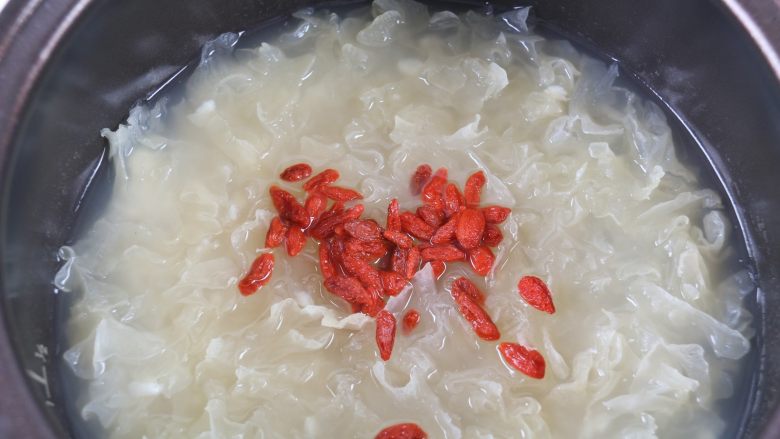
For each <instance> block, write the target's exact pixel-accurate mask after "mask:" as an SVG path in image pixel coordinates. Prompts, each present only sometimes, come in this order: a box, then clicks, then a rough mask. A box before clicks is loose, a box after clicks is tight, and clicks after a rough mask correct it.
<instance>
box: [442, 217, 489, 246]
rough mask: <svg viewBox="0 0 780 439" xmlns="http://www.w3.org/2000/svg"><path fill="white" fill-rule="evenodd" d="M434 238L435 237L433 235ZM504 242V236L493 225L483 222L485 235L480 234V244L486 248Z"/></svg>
mask: <svg viewBox="0 0 780 439" xmlns="http://www.w3.org/2000/svg"><path fill="white" fill-rule="evenodd" d="M434 236H436V235H435V234H434ZM503 240H504V234H503V233H501V229H499V228H498V226H497V225H495V224H490V223H488V222H485V233H483V234H482V244H484V245H486V246H488V247H495V246H497V245H498V244H501V241H503Z"/></svg>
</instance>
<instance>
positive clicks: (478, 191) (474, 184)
mask: <svg viewBox="0 0 780 439" xmlns="http://www.w3.org/2000/svg"><path fill="white" fill-rule="evenodd" d="M486 181H487V180H486V179H485V173H484V172H482V171H477V172H475V173H473V174H471V175H470V176H469V178H468V180H466V186H465V189H464V190H463V198H464V200H465V201H466V206H468V207H475V206H477V205H479V201H480V199H481V198H482V187H483V186H484V185H485V182H486Z"/></svg>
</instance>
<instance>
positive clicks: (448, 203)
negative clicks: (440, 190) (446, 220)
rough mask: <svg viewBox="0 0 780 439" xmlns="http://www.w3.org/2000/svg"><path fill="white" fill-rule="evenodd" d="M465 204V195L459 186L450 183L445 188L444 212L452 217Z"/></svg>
mask: <svg viewBox="0 0 780 439" xmlns="http://www.w3.org/2000/svg"><path fill="white" fill-rule="evenodd" d="M463 205H464V201H463V195H461V193H460V190H458V186H457V185H455V184H454V183H450V184H448V185H447V187H446V188H445V189H444V214H445V215H447V216H448V217H450V216H452V215H453V214H454V213H455V212H457V211H459V210H460V209H461V207H463Z"/></svg>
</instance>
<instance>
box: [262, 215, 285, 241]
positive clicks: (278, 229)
mask: <svg viewBox="0 0 780 439" xmlns="http://www.w3.org/2000/svg"><path fill="white" fill-rule="evenodd" d="M285 234H287V226H285V225H284V223H282V220H281V219H280V218H279V217H278V216H275V217H274V219H272V220H271V224H270V225H269V226H268V233H266V235H265V246H266V247H268V248H275V247H279V245H281V244H282V242H284V235H285Z"/></svg>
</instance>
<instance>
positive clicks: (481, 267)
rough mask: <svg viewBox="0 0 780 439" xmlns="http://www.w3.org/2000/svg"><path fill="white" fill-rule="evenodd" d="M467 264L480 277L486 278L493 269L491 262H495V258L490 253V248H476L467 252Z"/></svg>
mask: <svg viewBox="0 0 780 439" xmlns="http://www.w3.org/2000/svg"><path fill="white" fill-rule="evenodd" d="M468 256H469V264H471V268H472V269H473V270H474V273H477V274H478V275H480V276H487V275H488V273H490V269H491V268H493V262H495V261H496V256H495V255H494V254H493V252H492V251H490V248H488V247H486V246H484V245H483V246H482V247H477V248H474V249H471V250H469V251H468Z"/></svg>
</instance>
